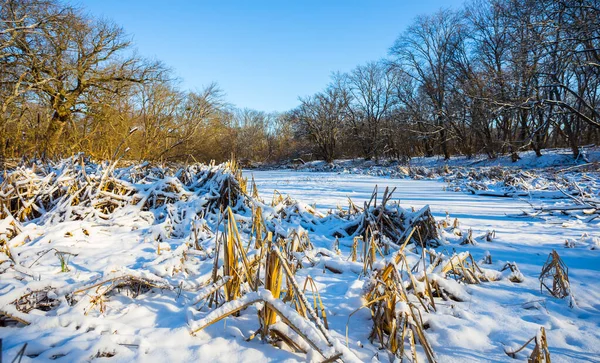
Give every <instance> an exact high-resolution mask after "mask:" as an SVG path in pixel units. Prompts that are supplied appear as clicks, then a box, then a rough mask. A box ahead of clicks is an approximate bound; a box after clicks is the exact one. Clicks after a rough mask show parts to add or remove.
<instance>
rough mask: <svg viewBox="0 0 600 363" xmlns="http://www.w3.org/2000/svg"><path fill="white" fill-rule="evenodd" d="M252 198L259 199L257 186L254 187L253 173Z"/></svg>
mask: <svg viewBox="0 0 600 363" xmlns="http://www.w3.org/2000/svg"><path fill="white" fill-rule="evenodd" d="M252 199H255V200H259V199H260V198H259V196H258V188H257V187H256V181H254V174H253V175H252Z"/></svg>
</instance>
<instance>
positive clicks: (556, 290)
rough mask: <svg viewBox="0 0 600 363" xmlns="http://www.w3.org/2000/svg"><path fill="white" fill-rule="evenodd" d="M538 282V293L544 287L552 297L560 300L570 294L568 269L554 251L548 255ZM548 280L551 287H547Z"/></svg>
mask: <svg viewBox="0 0 600 363" xmlns="http://www.w3.org/2000/svg"><path fill="white" fill-rule="evenodd" d="M539 280H540V291H542V287H545V288H546V289H547V290H548V291H549V292H550V294H552V296H554V297H558V298H560V299H562V298H564V297H566V296H569V295H570V293H571V289H570V285H569V268H568V267H567V265H565V263H564V262H563V260H562V259H561V258H560V256H559V255H558V252H556V251H555V250H552V252H550V254H549V255H548V259H547V260H546V263H545V264H544V266H543V267H542V272H541V273H540V277H539ZM548 280H552V287H550V286H548V285H549V283H548V282H547V281H548Z"/></svg>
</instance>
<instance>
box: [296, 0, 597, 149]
mask: <svg viewBox="0 0 600 363" xmlns="http://www.w3.org/2000/svg"><path fill="white" fill-rule="evenodd" d="M599 85H600V2H598V1H593V0H551V1H546V0H487V1H484V0H475V1H471V2H468V3H467V4H466V5H465V6H464V8H463V9H460V10H456V11H454V10H440V11H438V12H436V13H434V14H429V15H422V16H419V17H417V18H416V19H415V20H414V22H413V23H412V24H411V25H410V26H409V27H408V28H407V29H406V30H404V31H403V32H402V34H401V35H400V36H399V37H398V38H397V40H396V41H395V43H394V44H393V45H392V46H391V48H390V50H389V58H388V59H384V60H379V61H376V62H370V63H367V64H365V65H361V66H358V67H356V68H355V69H354V70H352V71H351V72H349V73H346V74H335V75H334V76H333V77H332V82H331V84H330V85H328V86H327V87H326V88H325V90H324V91H322V92H319V93H317V94H316V95H313V96H310V97H306V98H304V99H301V105H300V106H299V107H298V108H297V109H295V110H294V111H293V118H294V119H295V120H296V124H297V125H298V127H299V129H301V130H302V131H303V132H304V134H305V135H307V136H308V137H309V138H310V139H311V140H312V143H313V145H314V147H315V150H316V152H317V153H318V154H319V156H320V157H321V158H323V159H325V160H328V161H331V160H333V159H334V158H335V157H338V156H340V155H344V156H362V157H365V158H380V157H382V156H386V157H393V158H403V157H404V158H406V157H412V156H415V155H425V156H433V155H442V156H443V157H444V158H445V159H449V158H450V156H452V155H456V154H461V155H466V156H467V157H470V156H473V155H475V154H487V155H488V156H489V157H490V158H495V157H496V156H497V155H498V154H506V153H508V154H510V155H511V156H512V158H513V160H516V159H518V158H519V156H518V152H519V151H523V150H533V151H535V153H536V154H537V155H538V156H539V155H541V154H542V150H543V149H545V148H548V147H568V148H570V149H571V150H572V153H573V156H574V157H579V156H580V153H581V146H582V145H586V144H592V143H597V142H598V140H599V139H600V93H599V91H600V88H599ZM353 150H354V151H353ZM357 152H358V153H357Z"/></svg>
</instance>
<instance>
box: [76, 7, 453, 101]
mask: <svg viewBox="0 0 600 363" xmlns="http://www.w3.org/2000/svg"><path fill="white" fill-rule="evenodd" d="M70 3H72V4H74V5H80V6H81V7H83V8H84V9H86V10H87V11H88V12H89V13H90V14H92V15H95V16H101V17H105V18H108V19H112V20H114V21H115V22H116V23H117V24H119V25H121V26H123V27H124V29H125V31H126V32H127V33H128V34H130V35H131V36H132V38H133V41H134V43H135V46H136V47H137V49H138V51H139V53H140V54H141V55H142V56H145V57H149V58H154V59H159V60H161V61H163V62H164V63H165V64H166V65H168V66H169V67H171V68H172V69H173V70H174V73H175V75H176V76H177V77H179V78H180V79H181V80H182V83H181V87H182V88H183V89H190V90H193V89H200V88H201V87H202V86H203V85H207V84H209V83H211V82H213V81H215V82H217V83H218V84H219V85H220V87H221V88H222V89H223V90H224V91H225V93H226V94H227V97H226V98H227V101H228V102H230V103H232V104H234V105H236V106H238V107H248V108H254V109H257V110H262V111H286V110H288V109H291V108H293V107H295V106H296V105H297V104H298V97H299V96H308V95H311V94H313V93H315V92H318V91H320V90H321V89H322V88H324V87H325V86H326V85H327V83H328V82H329V77H330V75H331V73H332V72H334V71H342V72H346V71H349V70H351V69H352V68H354V67H355V66H356V65H358V64H362V63H365V62H368V61H371V60H377V59H379V58H383V57H385V56H386V55H387V51H388V48H389V47H390V46H391V45H392V43H393V42H394V40H395V39H396V37H397V36H398V35H399V34H400V33H401V32H402V31H403V30H404V29H405V28H406V27H407V26H408V25H409V24H410V23H411V22H412V20H413V18H414V17H415V16H417V15H419V14H424V13H432V12H434V11H436V10H437V9H439V8H440V7H447V8H459V7H460V6H461V4H462V3H463V1H462V0H404V1H403V0H397V1H380V0H373V1H368V0H364V1H355V0H335V1H334V0H307V1H301V0H296V1H292V0H279V1H260V0H256V1H250V0H247V1H243V0H237V1H228V0H212V1H191V0H190V1H183V0H72V1H70Z"/></svg>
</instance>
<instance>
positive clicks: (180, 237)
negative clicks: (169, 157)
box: [0, 153, 600, 362]
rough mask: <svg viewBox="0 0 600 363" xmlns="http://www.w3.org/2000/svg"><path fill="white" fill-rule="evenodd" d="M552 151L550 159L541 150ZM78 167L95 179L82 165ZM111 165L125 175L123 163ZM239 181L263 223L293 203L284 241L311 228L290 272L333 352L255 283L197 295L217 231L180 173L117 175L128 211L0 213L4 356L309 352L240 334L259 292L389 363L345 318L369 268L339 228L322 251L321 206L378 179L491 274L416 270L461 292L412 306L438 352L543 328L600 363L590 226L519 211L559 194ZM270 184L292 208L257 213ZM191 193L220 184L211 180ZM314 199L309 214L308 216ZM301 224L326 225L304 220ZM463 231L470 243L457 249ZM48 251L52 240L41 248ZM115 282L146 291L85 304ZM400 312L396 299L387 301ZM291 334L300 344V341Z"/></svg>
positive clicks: (456, 351)
mask: <svg viewBox="0 0 600 363" xmlns="http://www.w3.org/2000/svg"><path fill="white" fill-rule="evenodd" d="M591 154H592V153H590V154H589V155H591ZM594 155H595V154H594ZM590 157H591V156H590ZM561 158H562V156H560V155H558V156H556V157H555V158H554V159H553V160H562V159H561ZM524 159H526V158H524ZM549 159H551V158H549ZM523 163H525V161H523ZM423 164H425V161H423ZM548 164H551V161H548ZM87 173H88V174H89V175H92V177H93V170H87ZM116 173H117V174H119V173H120V174H121V175H128V174H127V173H128V171H127V170H125V169H118V170H117V171H116ZM244 175H245V176H246V177H248V178H249V179H250V177H251V176H254V179H255V181H256V184H257V185H258V190H259V194H260V197H261V198H263V199H264V200H265V202H266V203H265V204H263V205H262V207H264V208H263V215H265V216H266V218H272V217H273V216H275V215H276V213H277V211H278V210H296V211H298V213H297V214H290V215H289V216H287V217H286V218H281V220H278V221H276V223H278V224H277V225H276V228H277V231H279V232H280V233H282V234H285V235H287V234H289V233H290V232H291V231H292V230H296V231H298V232H300V231H308V233H309V235H310V238H311V242H312V243H313V244H314V246H315V248H314V249H313V250H311V251H306V252H305V253H304V254H305V255H306V256H307V257H308V258H305V259H304V260H303V261H304V263H303V268H301V269H298V270H297V273H296V279H297V280H298V283H299V285H300V286H303V283H304V280H305V279H306V278H307V277H309V276H310V277H311V278H312V279H313V280H314V281H315V283H316V285H317V287H318V289H319V293H320V295H321V297H322V299H323V304H324V306H325V309H326V313H327V319H328V325H329V331H328V335H329V336H330V339H331V340H332V346H329V345H327V344H326V339H324V337H323V335H322V333H321V332H320V331H319V329H318V328H317V326H316V325H315V324H314V322H312V321H309V320H306V319H304V318H302V317H300V316H299V315H298V314H297V313H296V312H295V310H293V309H292V308H291V306H290V305H287V304H285V303H283V302H282V301H281V300H278V299H274V298H273V296H272V295H271V294H270V292H268V291H266V290H262V289H259V291H258V292H248V293H246V294H245V295H243V296H242V297H241V298H240V299H238V300H235V301H234V302H232V303H226V304H225V305H222V306H221V307H219V308H214V307H213V308H209V307H208V306H207V304H204V303H198V302H199V300H202V299H203V298H205V297H206V296H207V295H208V294H210V293H211V292H212V291H214V289H215V288H217V286H215V285H212V284H211V282H210V276H211V273H212V268H213V257H214V253H215V252H214V248H215V236H214V233H213V232H211V231H210V230H213V231H214V230H215V229H216V226H217V224H218V220H216V219H215V218H214V216H211V215H206V216H205V219H202V218H199V217H197V214H196V213H197V212H198V211H200V210H202V208H203V207H204V206H206V205H208V203H210V200H212V199H209V198H208V197H206V196H205V195H203V194H201V193H199V192H197V191H196V190H195V189H194V188H193V187H191V186H190V185H193V184H194V183H192V184H190V185H184V184H183V183H182V182H181V181H180V180H179V179H178V178H176V177H165V178H162V179H157V180H156V181H155V182H143V181H140V180H137V179H135V178H131V179H130V180H129V182H130V183H131V185H136V187H137V188H138V193H136V194H135V195H131V196H128V197H127V198H129V199H128V200H135V201H136V203H135V205H126V203H124V204H123V206H121V207H120V208H119V209H117V210H116V211H115V212H114V213H113V214H112V215H111V216H110V217H109V218H108V219H106V218H101V217H98V216H94V215H90V216H89V217H86V218H85V219H83V220H77V219H74V218H70V217H69V216H72V215H73V213H79V209H78V207H75V206H70V204H69V205H68V203H67V204H65V205H63V206H61V207H57V208H63V209H61V210H64V211H65V212H66V213H64V214H61V216H60V218H59V216H58V215H57V214H53V213H50V212H49V213H47V214H46V215H44V216H42V217H41V218H40V219H38V220H34V221H32V222H24V223H20V222H16V221H13V220H12V219H10V218H6V219H4V220H0V239H2V236H4V235H8V234H9V230H10V229H11V228H14V227H12V225H14V224H15V223H13V224H12V225H11V223H12V222H16V225H17V226H18V229H19V230H20V233H19V234H17V236H16V237H15V238H13V239H12V240H10V251H11V253H12V255H13V256H14V259H15V260H16V262H17V264H15V265H14V266H12V267H9V264H10V262H9V260H8V257H7V256H6V255H0V310H1V311H4V312H7V313H10V314H11V315H13V316H15V317H18V318H21V319H23V320H25V321H28V322H30V323H31V324H30V325H28V326H8V327H0V338H1V339H2V340H3V350H4V351H3V352H2V354H3V358H6V359H7V360H12V358H13V357H14V356H15V355H16V354H17V352H18V351H19V350H20V349H21V347H22V346H23V344H24V343H26V342H27V343H28V346H27V349H26V355H25V357H24V358H23V362H26V361H31V360H42V361H47V360H62V361H86V360H95V359H110V360H112V361H192V360H202V361H214V362H238V361H239V362H241V361H243V362H265V361H277V362H279V361H288V362H292V361H306V360H307V359H308V360H314V361H321V360H323V357H322V356H321V355H320V354H318V353H316V352H311V353H309V354H308V355H304V354H301V353H293V352H291V351H290V350H289V349H285V348H282V349H279V348H277V347H273V346H271V345H269V344H265V343H263V342H262V341H261V340H260V339H259V338H254V339H253V340H250V341H247V339H248V338H249V337H250V336H251V334H252V333H254V332H255V331H256V330H257V329H258V328H259V323H258V318H257V312H258V309H260V308H261V307H262V304H263V303H264V302H268V303H270V304H272V305H273V306H274V307H276V308H277V309H278V310H279V311H281V312H282V313H283V314H285V315H286V316H287V317H288V318H289V319H290V320H291V321H293V323H294V324H296V325H297V326H298V327H300V328H301V330H302V331H303V332H304V333H305V334H306V335H309V336H311V337H314V339H315V341H319V342H321V343H323V346H322V347H321V348H322V349H323V350H324V351H326V352H328V353H331V352H341V353H343V359H344V361H383V362H387V361H389V360H390V358H391V356H389V355H388V353H387V352H386V351H384V350H379V345H378V343H377V342H370V341H369V334H370V331H371V326H372V322H371V315H370V313H369V310H368V309H361V310H358V311H357V312H356V313H354V312H355V311H356V310H357V309H359V308H360V307H361V306H363V304H364V299H363V294H364V291H365V288H366V287H367V285H368V284H369V278H367V277H365V276H362V272H363V263H362V262H360V261H359V262H351V261H350V260H349V255H350V248H351V246H352V241H351V239H350V238H348V237H342V238H340V239H339V242H340V243H339V254H338V253H337V251H335V250H334V248H333V246H334V240H335V238H334V237H332V235H331V234H330V233H329V232H331V231H330V230H326V228H329V229H330V228H331V226H335V225H336V223H339V222H338V221H337V220H336V219H335V216H332V215H328V210H330V209H333V210H335V209H337V208H338V206H342V207H344V208H345V207H346V206H347V204H348V197H350V198H351V199H352V201H353V202H354V203H355V204H357V205H358V206H362V205H363V202H365V201H368V200H369V199H370V197H371V193H372V191H373V188H374V187H375V185H378V187H379V191H380V195H381V194H382V193H383V190H384V189H385V187H387V186H389V187H390V188H393V187H396V188H397V189H396V191H395V192H394V194H393V200H394V201H397V200H399V201H400V205H401V206H402V207H403V208H406V209H407V210H409V211H410V208H411V207H414V210H415V211H417V212H415V213H418V211H420V210H421V208H424V207H426V206H429V208H430V210H431V212H432V214H433V215H434V217H435V218H436V220H438V221H443V220H446V219H447V220H448V221H449V224H450V225H451V224H452V221H453V220H454V219H455V218H458V220H459V226H458V227H457V229H456V231H454V230H452V227H448V228H447V229H446V230H444V231H443V236H442V237H443V240H445V241H446V244H444V245H442V246H440V247H438V248H436V249H434V250H433V253H443V254H444V255H445V256H453V255H454V253H456V254H466V253H467V252H468V253H470V254H471V255H472V256H473V258H474V260H475V261H476V262H477V263H478V264H479V266H480V267H481V268H482V269H483V273H484V274H485V276H488V278H489V279H490V280H497V281H491V282H483V283H481V284H472V285H468V284H464V283H460V282H458V281H455V280H453V279H446V278H444V276H443V274H441V273H440V272H439V269H438V270H435V269H434V270H433V271H429V272H428V277H429V279H430V280H432V281H436V282H437V283H438V284H439V285H440V286H442V288H443V289H445V290H446V291H449V292H451V294H452V295H454V296H456V297H458V298H459V300H462V301H452V300H450V301H443V300H440V301H439V302H438V301H437V300H436V306H437V307H438V309H437V311H431V312H429V313H424V314H423V320H424V321H425V323H426V325H427V329H426V330H425V333H426V334H427V338H428V340H429V342H430V344H431V346H432V348H433V350H434V352H435V354H436V357H437V358H438V360H439V361H440V362H467V361H498V362H500V361H502V362H505V361H510V360H511V359H510V358H509V357H508V356H507V355H506V354H505V349H507V350H509V349H516V348H519V347H520V346H521V345H522V344H523V343H525V342H526V341H527V340H529V339H530V338H532V337H534V336H536V334H538V333H539V330H540V327H541V326H543V327H544V328H545V329H546V335H547V338H548V345H549V349H550V354H551V356H552V359H553V361H554V362H573V361H600V360H599V359H598V358H597V357H598V356H600V345H599V344H598V342H599V341H600V329H599V328H600V303H599V301H600V284H599V283H598V273H599V272H600V251H599V247H598V245H599V244H600V242H599V241H600V228H599V227H600V220H598V219H595V220H591V221H581V220H579V219H577V218H576V216H563V215H559V214H557V215H551V216H547V217H541V216H531V215H523V214H522V211H528V212H531V211H532V205H533V206H541V205H546V206H547V205H550V204H549V203H551V205H559V204H556V203H567V204H568V205H571V203H570V202H571V201H569V200H568V199H567V198H563V199H560V200H557V201H555V202H548V201H547V200H545V199H539V198H538V197H539V196H537V195H535V194H534V195H531V194H529V195H528V196H527V197H514V198H500V197H494V196H485V195H477V194H470V193H465V192H464V191H451V189H450V188H448V182H446V181H444V180H443V179H441V178H434V179H426V180H415V179H409V178H402V179H400V178H388V177H385V176H373V175H368V173H363V174H361V173H348V172H340V173H337V172H310V171H290V170H271V171H245V172H244ZM125 178H128V177H125ZM449 181H450V182H454V181H456V180H449ZM197 185H200V181H197ZM275 190H277V191H279V192H280V193H282V194H283V195H284V196H285V195H286V194H289V195H290V196H291V197H292V198H293V199H294V200H295V201H297V202H294V203H293V204H291V205H283V204H280V205H278V206H275V207H272V208H271V207H270V206H269V202H270V200H271V196H273V193H274V191H275ZM177 191H178V192H177ZM202 192H203V193H204V192H206V193H209V194H211V195H214V194H216V193H218V191H217V190H215V189H214V188H212V189H211V188H208V189H206V190H204V189H203V191H202ZM181 195H183V196H185V197H184V198H183V199H181V200H175V201H174V202H173V203H172V204H167V205H162V206H157V207H156V208H152V209H150V210H145V209H144V208H142V206H143V205H145V204H151V205H157V203H156V198H172V199H177V198H180V196H181ZM67 205H68V207H67ZM313 205H314V207H315V208H316V209H317V211H318V212H319V213H316V214H315V213H311V212H312V208H313V207H312V206H313ZM286 208H288V209H286ZM193 216H196V217H193ZM249 217H250V216H249V215H248V214H244V213H242V212H240V213H239V214H237V215H236V220H238V221H239V222H241V221H248V220H250V218H249ZM311 218H312V219H322V220H325V221H326V222H324V223H323V224H313V223H311ZM274 223H275V222H274ZM202 226H206V229H203V227H202ZM308 227H310V228H308ZM221 228H222V226H221ZM193 229H195V230H196V233H197V236H198V237H197V239H198V241H199V244H200V245H201V247H202V249H201V250H196V249H195V248H192V247H191V246H192V245H193V243H192V242H194V240H195V239H196V236H195V234H194V233H193V232H192V230H193ZM221 230H222V229H221ZM469 230H472V233H473V237H474V238H475V239H476V241H477V243H476V244H475V245H461V244H460V242H461V241H462V240H463V239H464V236H465V235H467V233H468V231H469ZM489 231H495V238H493V239H492V241H491V242H488V241H487V240H486V238H484V237H483V236H485V235H486V234H487V233H488V232H489ZM242 233H244V232H242ZM459 234H460V235H459ZM566 242H567V243H566ZM245 245H246V241H244V246H245ZM565 245H567V246H569V247H572V248H566V247H565ZM594 247H595V248H594ZM49 249H54V250H53V251H51V252H48V253H46V251H48V250H49ZM553 249H554V250H557V251H558V253H559V254H560V256H561V258H562V259H563V261H564V262H565V264H566V265H567V266H568V267H569V278H570V287H571V291H572V297H573V298H574V300H575V301H576V305H575V306H573V307H572V308H571V307H569V302H570V299H568V298H567V299H564V300H561V299H557V298H554V297H552V296H550V295H549V294H548V293H547V292H546V291H545V290H544V291H540V284H539V281H538V276H539V274H540V271H541V268H542V265H543V264H544V263H545V262H546V259H547V257H548V254H549V253H550V252H551V251H552V250H553ZM55 251H60V252H68V253H71V254H73V255H72V256H70V258H69V260H68V262H67V266H68V271H67V272H61V264H60V261H59V259H58V257H57V256H56V254H55ZM250 255H251V254H250ZM487 255H490V256H491V261H492V263H491V264H483V263H482V262H481V261H482V260H483V259H484V257H486V256H487ZM407 259H408V262H409V264H411V265H414V264H415V263H417V262H418V256H417V257H415V256H414V255H408V256H407ZM306 261H313V262H312V263H310V262H306ZM386 261H387V260H386ZM384 262H385V261H384V260H383V259H381V258H380V257H379V256H378V261H377V262H376V265H377V266H383V265H384ZM508 262H510V263H514V264H516V265H517V266H518V268H519V271H520V272H519V275H520V276H519V277H522V279H523V282H521V283H515V282H512V281H511V280H510V278H509V276H510V274H512V273H513V272H511V271H510V270H507V271H504V272H502V273H501V272H500V270H502V268H503V267H504V266H505V265H506V263H508ZM332 270H335V271H338V272H341V273H335V272H333V271H332ZM521 275H522V276H521ZM128 276H130V277H135V278H138V279H141V280H144V281H148V282H151V283H152V285H153V286H152V287H151V288H147V289H143V290H141V291H140V293H139V295H138V294H137V292H136V291H130V290H129V289H126V288H123V289H119V288H114V289H113V290H112V291H111V292H110V293H109V294H108V296H106V299H105V300H103V301H98V300H95V299H96V298H97V297H98V296H99V295H102V294H101V293H102V292H103V291H105V290H106V289H109V288H111V287H114V286H112V285H110V282H107V281H113V280H114V279H117V278H124V277H128ZM415 276H418V274H415ZM96 284H100V285H98V286H96ZM420 288H421V289H423V287H420ZM32 291H47V292H48V298H50V299H56V302H55V303H56V307H54V308H53V309H50V310H49V311H42V310H36V309H34V310H32V311H31V312H29V313H22V312H19V311H17V310H16V309H15V307H14V305H13V304H12V302H14V300H15V299H18V298H19V297H20V296H23V295H24V294H26V293H27V292H32ZM76 291H82V292H81V293H77V294H75V295H74V296H75V299H76V301H75V302H74V303H73V302H71V301H67V299H66V298H65V296H67V295H69V296H70V294H73V292H76ZM309 300H310V299H309ZM250 302H255V304H251V305H250V306H249V307H247V308H245V309H242V310H241V311H240V314H239V316H230V317H227V318H225V319H223V320H221V321H219V322H217V323H215V324H212V325H209V326H207V327H206V328H204V329H202V330H200V331H198V332H197V333H195V334H191V331H193V330H195V329H196V328H198V327H201V326H203V325H204V323H205V322H207V321H210V320H211V319H213V318H215V317H218V316H219V315H220V313H223V312H225V311H230V310H231V309H235V308H236V307H239V306H241V305H243V304H244V303H250ZM227 304H229V305H227ZM401 308H402V307H401V306H400V304H399V308H398V311H401ZM219 309H220V310H219ZM228 309H229V310H228ZM353 313H354V314H353ZM351 314H353V315H352V316H351V317H350V315H351ZM349 317H350V318H349ZM347 325H348V346H346V343H345V342H346V326H347ZM276 326H277V327H278V329H279V330H281V331H284V332H286V333H288V335H290V336H292V334H291V333H290V332H289V328H287V325H284V324H282V323H281V322H278V323H276ZM286 328H287V329H286ZM294 336H295V337H296V338H298V336H297V335H294ZM298 339H301V338H298ZM300 344H301V346H303V347H304V348H305V349H306V347H307V345H306V344H303V343H300ZM531 348H532V347H529V348H526V349H525V350H524V351H522V352H520V353H518V354H517V356H518V358H520V359H521V360H524V359H526V358H527V356H528V355H529V353H530V352H531ZM108 356H111V357H110V358H108ZM98 357H106V358H98ZM420 358H421V360H423V359H424V355H423V354H420Z"/></svg>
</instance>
